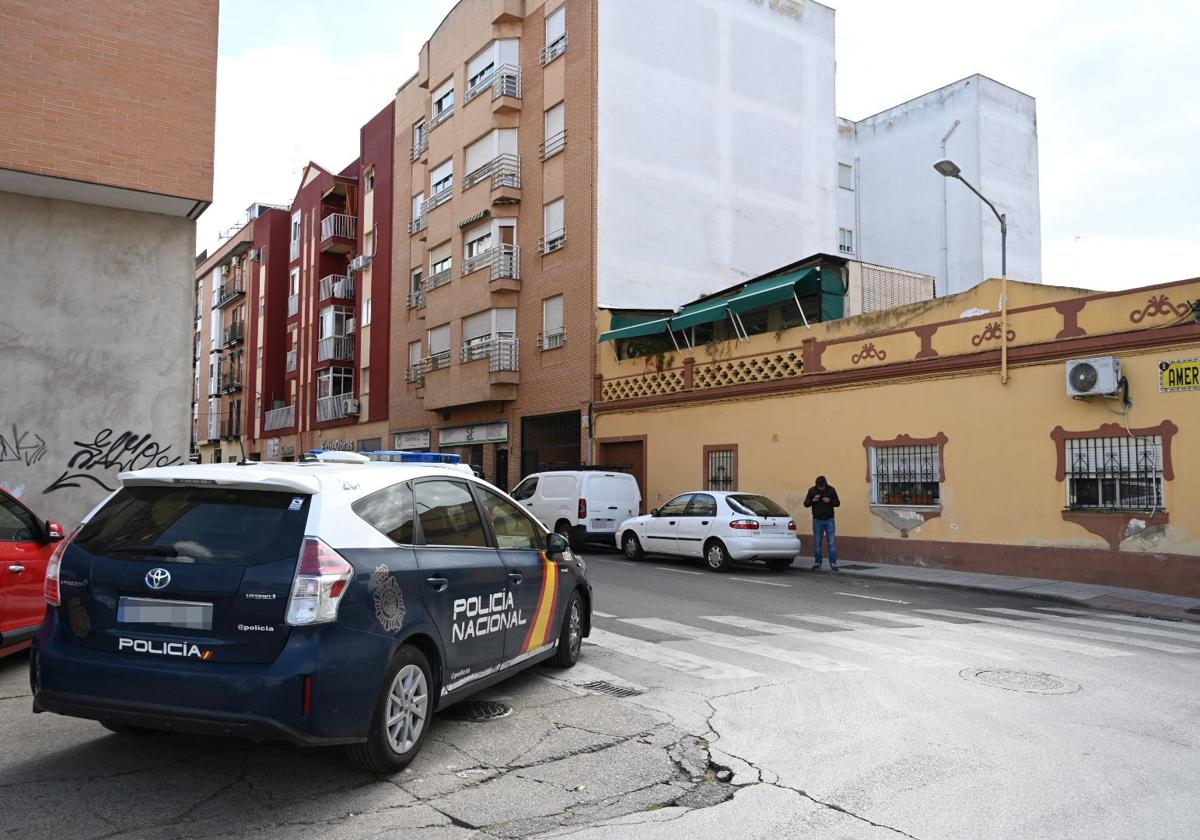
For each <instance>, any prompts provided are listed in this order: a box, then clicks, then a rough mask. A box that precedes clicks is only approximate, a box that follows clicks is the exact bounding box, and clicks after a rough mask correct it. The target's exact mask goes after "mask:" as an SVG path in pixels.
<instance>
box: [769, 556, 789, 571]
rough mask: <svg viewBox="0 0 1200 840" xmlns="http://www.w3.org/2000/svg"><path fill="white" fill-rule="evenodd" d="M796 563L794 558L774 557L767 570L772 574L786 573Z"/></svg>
mask: <svg viewBox="0 0 1200 840" xmlns="http://www.w3.org/2000/svg"><path fill="white" fill-rule="evenodd" d="M794 561H795V558H794V557H773V558H771V559H770V560H768V561H767V568H768V569H770V570H771V571H772V572H786V571H787V570H788V569H790V568H791V567H792V563H793V562H794Z"/></svg>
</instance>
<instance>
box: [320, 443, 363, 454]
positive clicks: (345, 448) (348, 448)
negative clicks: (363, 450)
mask: <svg viewBox="0 0 1200 840" xmlns="http://www.w3.org/2000/svg"><path fill="white" fill-rule="evenodd" d="M317 449H329V450H332V451H334V452H353V451H354V441H352V440H323V441H321V442H320V443H318V444H317Z"/></svg>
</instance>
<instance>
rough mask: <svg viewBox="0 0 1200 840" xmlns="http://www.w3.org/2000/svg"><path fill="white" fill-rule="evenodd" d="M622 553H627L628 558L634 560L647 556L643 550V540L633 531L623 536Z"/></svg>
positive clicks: (626, 557)
mask: <svg viewBox="0 0 1200 840" xmlns="http://www.w3.org/2000/svg"><path fill="white" fill-rule="evenodd" d="M621 553H622V554H624V555H625V559H626V560H632V561H634V562H637V561H638V560H641V559H642V558H643V557H645V556H646V553H645V552H644V551H642V541H641V540H639V539H638V538H637V534H635V533H633V532H632V531H630V532H629V533H627V534H626V535H625V536H624V537H622V538H621Z"/></svg>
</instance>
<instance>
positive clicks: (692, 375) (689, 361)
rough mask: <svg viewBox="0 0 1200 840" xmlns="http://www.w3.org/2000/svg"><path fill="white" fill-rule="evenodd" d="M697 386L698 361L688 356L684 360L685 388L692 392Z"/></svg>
mask: <svg viewBox="0 0 1200 840" xmlns="http://www.w3.org/2000/svg"><path fill="white" fill-rule="evenodd" d="M695 385H696V360H695V358H693V357H692V356H688V357H687V358H686V359H684V360H683V388H684V390H685V391H690V390H692V388H694V387H695Z"/></svg>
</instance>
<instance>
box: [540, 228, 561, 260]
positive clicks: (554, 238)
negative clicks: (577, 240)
mask: <svg viewBox="0 0 1200 840" xmlns="http://www.w3.org/2000/svg"><path fill="white" fill-rule="evenodd" d="M566 244H567V228H566V226H565V225H564V226H563V227H561V228H559V229H558V230H556V231H551V232H550V233H547V234H546V235H545V236H543V237H541V238H540V239H538V253H539V254H551V253H553V252H555V251H557V250H558V249H560V248H562V247H563V246H565V245H566Z"/></svg>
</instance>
